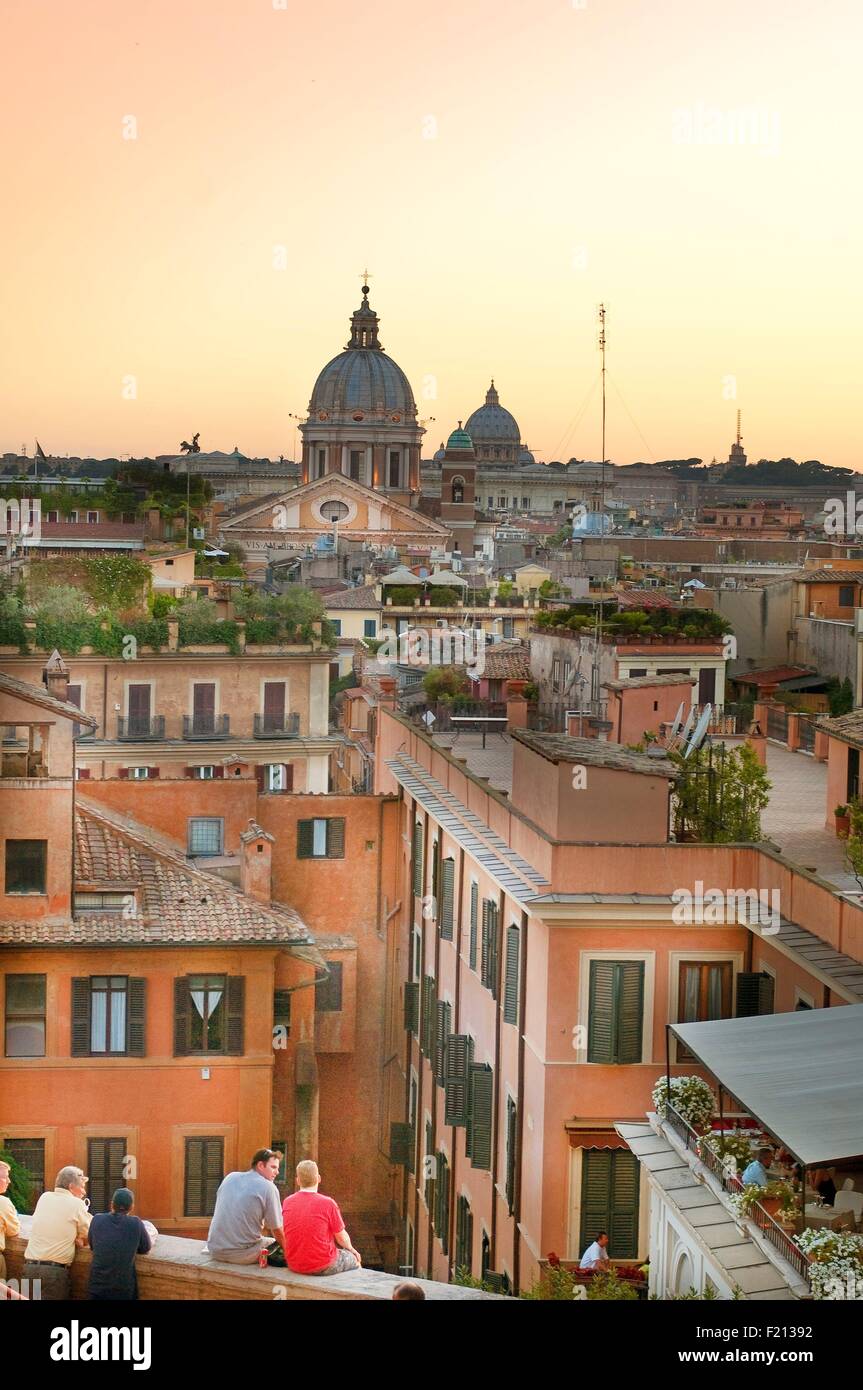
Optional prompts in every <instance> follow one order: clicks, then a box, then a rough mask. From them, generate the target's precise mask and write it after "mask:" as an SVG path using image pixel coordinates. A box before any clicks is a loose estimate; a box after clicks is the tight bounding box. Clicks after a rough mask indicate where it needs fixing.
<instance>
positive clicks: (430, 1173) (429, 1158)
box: [423, 1120, 435, 1211]
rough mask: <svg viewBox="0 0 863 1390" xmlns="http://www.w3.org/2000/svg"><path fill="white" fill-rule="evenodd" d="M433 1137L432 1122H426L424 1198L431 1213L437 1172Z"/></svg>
mask: <svg viewBox="0 0 863 1390" xmlns="http://www.w3.org/2000/svg"><path fill="white" fill-rule="evenodd" d="M432 1135H433V1130H432V1122H431V1120H426V1146H425V1153H424V1154H423V1171H424V1172H425V1175H426V1180H425V1192H424V1193H423V1196H424V1197H425V1204H426V1206H427V1207H428V1209H429V1211H431V1209H432V1202H433V1200H434V1171H435V1163H434V1155H433V1153H432V1147H433V1140H432Z"/></svg>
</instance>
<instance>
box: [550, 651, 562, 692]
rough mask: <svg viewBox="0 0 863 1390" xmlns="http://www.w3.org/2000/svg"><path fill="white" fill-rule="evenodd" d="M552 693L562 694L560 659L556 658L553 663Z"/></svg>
mask: <svg viewBox="0 0 863 1390" xmlns="http://www.w3.org/2000/svg"><path fill="white" fill-rule="evenodd" d="M551 691H552V694H553V695H559V694H560V657H559V656H556V657H555V658H554V660H553V661H552V663H551Z"/></svg>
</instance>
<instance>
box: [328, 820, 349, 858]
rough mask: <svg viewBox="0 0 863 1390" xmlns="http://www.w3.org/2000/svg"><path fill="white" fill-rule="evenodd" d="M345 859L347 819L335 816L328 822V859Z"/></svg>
mask: <svg viewBox="0 0 863 1390" xmlns="http://www.w3.org/2000/svg"><path fill="white" fill-rule="evenodd" d="M344 857H345V818H344V816H333V817H331V818H330V819H329V820H328V821H327V858H328V859H344Z"/></svg>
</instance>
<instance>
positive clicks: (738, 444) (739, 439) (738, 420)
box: [737, 410, 743, 449]
mask: <svg viewBox="0 0 863 1390" xmlns="http://www.w3.org/2000/svg"><path fill="white" fill-rule="evenodd" d="M742 443H743V440H742V438H741V436H740V411H739V410H738V412H737V447H738V449H739V448H740V445H741V444H742Z"/></svg>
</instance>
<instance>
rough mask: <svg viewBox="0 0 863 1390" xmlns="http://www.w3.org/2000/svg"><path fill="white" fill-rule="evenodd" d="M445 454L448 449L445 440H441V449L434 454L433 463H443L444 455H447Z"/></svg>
mask: <svg viewBox="0 0 863 1390" xmlns="http://www.w3.org/2000/svg"><path fill="white" fill-rule="evenodd" d="M445 453H446V448H445V447H444V442H443V440H441V443H440V448H439V449H435V451H434V454H433V456H432V462H433V463H443V457H444V454H445Z"/></svg>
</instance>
